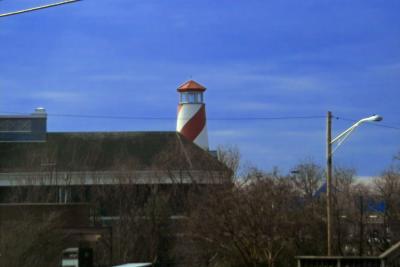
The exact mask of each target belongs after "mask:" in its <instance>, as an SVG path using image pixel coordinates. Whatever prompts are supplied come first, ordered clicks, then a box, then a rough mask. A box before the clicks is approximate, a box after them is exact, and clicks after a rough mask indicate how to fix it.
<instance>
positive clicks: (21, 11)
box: [0, 0, 82, 18]
mask: <svg viewBox="0 0 400 267" xmlns="http://www.w3.org/2000/svg"><path fill="white" fill-rule="evenodd" d="M78 1H82V0H67V1H61V2H57V3H53V4H48V5H43V6H38V7H32V8H27V9H23V10H19V11H14V12H9V13H4V14H0V18H1V17H8V16H13V15H19V14H22V13H27V12H32V11H37V10H41V9H45V8H50V7H55V6H61V5H65V4H72V3H75V2H78Z"/></svg>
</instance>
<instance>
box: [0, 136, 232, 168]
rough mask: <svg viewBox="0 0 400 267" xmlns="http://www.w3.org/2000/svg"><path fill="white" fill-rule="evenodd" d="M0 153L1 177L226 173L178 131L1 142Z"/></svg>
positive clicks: (217, 163)
mask: <svg viewBox="0 0 400 267" xmlns="http://www.w3.org/2000/svg"><path fill="white" fill-rule="evenodd" d="M0 151H1V153H0V173H10V172H37V171H50V170H54V171H121V170H126V171H139V170H204V169H207V170H223V169H225V168H226V167H225V165H224V164H222V163H221V162H220V161H218V160H217V159H216V158H214V157H213V156H211V155H210V153H208V152H207V151H204V150H202V149H201V148H200V147H198V146H196V145H195V144H194V143H192V142H190V141H188V140H186V139H185V137H183V136H182V135H180V134H179V133H177V132H67V133H66V132H64V133H47V141H46V142H32V143H29V142H25V143H1V142H0Z"/></svg>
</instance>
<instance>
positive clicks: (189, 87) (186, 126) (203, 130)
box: [176, 80, 208, 150]
mask: <svg viewBox="0 0 400 267" xmlns="http://www.w3.org/2000/svg"><path fill="white" fill-rule="evenodd" d="M205 90H206V88H205V87H204V86H202V85H201V84H199V83H197V82H195V81H193V80H190V81H187V82H185V83H184V84H182V85H181V86H180V87H179V88H178V92H179V105H178V118H177V124H176V130H177V132H179V133H181V134H182V135H183V136H184V137H186V138H187V139H189V140H190V141H192V142H194V143H195V144H197V145H198V146H200V147H201V148H203V149H205V150H208V134H207V125H206V110H205V104H204V97H203V93H204V91H205Z"/></svg>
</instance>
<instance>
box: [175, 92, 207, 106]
mask: <svg viewBox="0 0 400 267" xmlns="http://www.w3.org/2000/svg"><path fill="white" fill-rule="evenodd" d="M180 102H181V103H203V94H202V93H198V92H190V93H188V92H185V93H181V94H180Z"/></svg>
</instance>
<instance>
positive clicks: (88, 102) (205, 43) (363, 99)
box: [0, 0, 400, 176]
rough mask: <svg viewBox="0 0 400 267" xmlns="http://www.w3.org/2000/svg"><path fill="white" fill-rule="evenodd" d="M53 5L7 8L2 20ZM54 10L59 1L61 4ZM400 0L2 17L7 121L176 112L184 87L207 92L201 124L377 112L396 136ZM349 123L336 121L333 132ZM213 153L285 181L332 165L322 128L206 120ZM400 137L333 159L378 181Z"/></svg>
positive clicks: (95, 5) (369, 131)
mask: <svg viewBox="0 0 400 267" xmlns="http://www.w3.org/2000/svg"><path fill="white" fill-rule="evenodd" d="M49 2H51V1H50V0H47V1H43V0H32V1H26V0H3V1H0V13H5V12H9V11H14V10H17V9H22V8H28V7H32V6H35V5H40V4H47V3H49ZM53 2H54V1H53ZM398 10H400V1H398V0H392V1H390V0H386V1H372V0H352V1H347V0H302V1H299V0H279V1H262V0H259V1H254V0H246V1H239V0H238V1H232V0H229V1H228V0H219V1H215V0H202V1H187V0H185V1H184V0H171V1H162V0H158V1H155V0H142V1H139V0H85V1H82V2H79V3H76V4H70V5H66V6H62V7H57V8H52V9H47V10H42V11H38V12H33V13H29V14H24V15H18V16H12V17H5V18H0V48H1V50H0V111H1V112H23V113H29V112H31V111H32V110H33V108H34V107H36V106H43V107H45V108H46V109H47V110H48V112H49V113H50V114H63V113H68V114H85V115H110V116H130V117H140V116H152V117H171V118H174V117H175V116H176V105H177V101H178V98H177V93H176V88H177V86H178V85H180V84H181V83H182V82H184V81H186V80H188V79H190V78H193V79H194V80H196V81H198V82H200V83H201V84H203V85H205V86H206V87H207V88H208V90H207V92H206V103H207V116H208V117H209V118H210V119H212V118H248V117H281V116H324V115H325V114H326V111H327V110H331V111H332V112H333V113H334V115H336V116H340V117H344V118H351V119H359V118H363V117H366V116H369V115H371V114H374V113H378V114H381V115H382V116H383V117H384V122H382V124H385V125H392V126H398V127H400V119H399V115H400V114H399V113H400V111H399V107H398V106H399V104H398V102H399V98H400V92H399V85H400V17H399V16H398ZM48 123H49V130H50V131H157V130H160V131H164V130H174V129H175V123H176V122H175V121H174V120H173V119H171V120H151V121H146V120H111V119H84V118H66V117H56V116H50V117H49V122H48ZM350 125H351V122H349V121H343V120H334V122H333V129H334V134H337V133H339V132H340V131H343V130H344V129H346V128H347V127H349V126H350ZM208 128H209V139H210V144H211V146H212V147H216V146H217V145H237V146H238V147H239V149H240V150H241V152H242V154H243V162H245V163H247V162H248V163H249V164H253V165H256V166H258V167H260V168H262V169H266V170H269V169H271V168H272V167H273V166H278V167H279V168H280V169H281V170H282V171H283V172H287V171H289V170H290V169H292V168H293V167H294V166H295V165H296V164H297V163H299V162H301V161H304V160H314V161H316V162H318V163H320V164H324V156H325V145H324V140H325V120H324V119H323V118H320V119H310V120H248V121H246V120H240V121H216V120H210V121H209V122H208ZM399 140H400V130H396V129H390V128H384V127H377V126H374V125H363V126H362V127H360V128H359V129H357V131H356V132H355V133H354V135H353V136H351V137H350V139H349V140H348V141H347V142H346V144H344V145H343V146H342V147H341V148H340V149H339V150H338V151H337V152H336V153H335V158H334V162H335V163H336V164H339V165H341V166H345V167H352V168H356V169H357V172H358V174H359V175H361V176H370V175H378V174H379V173H381V171H383V170H384V169H385V168H387V167H388V166H390V164H391V163H392V158H393V155H394V154H395V153H396V152H397V151H399V150H400V141H399Z"/></svg>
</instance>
